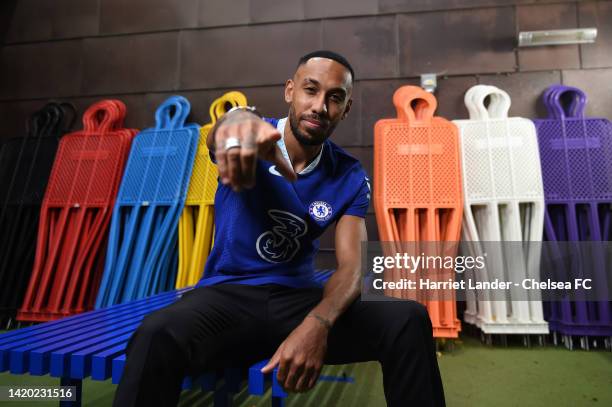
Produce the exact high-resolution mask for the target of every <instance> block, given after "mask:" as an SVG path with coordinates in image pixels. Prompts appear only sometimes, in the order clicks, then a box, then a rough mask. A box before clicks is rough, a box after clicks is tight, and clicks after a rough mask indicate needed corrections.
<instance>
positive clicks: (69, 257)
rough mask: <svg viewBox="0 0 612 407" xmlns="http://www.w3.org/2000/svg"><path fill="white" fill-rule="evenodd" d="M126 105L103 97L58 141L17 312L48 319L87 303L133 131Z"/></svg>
mask: <svg viewBox="0 0 612 407" xmlns="http://www.w3.org/2000/svg"><path fill="white" fill-rule="evenodd" d="M125 115H126V107H125V105H124V104H123V102H121V101H119V100H103V101H101V102H98V103H95V104H93V105H92V106H90V107H89V108H88V109H87V111H86V112H85V114H84V115H83V130H81V131H77V132H74V133H70V134H67V135H66V136H64V137H63V138H62V141H61V142H60V146H59V148H58V152H57V156H56V159H55V161H54V163H53V169H52V171H51V176H50V178H49V184H48V186H47V190H46V193H45V197H44V200H43V205H42V209H41V215H40V223H39V232H38V239H37V248H36V257H35V260H34V267H33V270H32V276H31V278H30V281H29V284H28V289H27V291H26V296H25V299H24V302H23V305H22V307H21V309H20V310H19V312H18V314H17V319H18V320H21V321H47V320H52V319H58V318H62V317H65V316H68V315H72V314H76V313H80V312H83V311H86V310H89V309H92V308H93V302H94V301H95V294H96V291H97V288H98V285H99V280H100V277H101V273H102V269H103V265H104V263H103V262H104V258H103V257H104V252H105V250H104V249H105V242H106V239H107V234H108V224H109V222H110V218H111V212H112V208H113V204H114V200H115V197H116V195H117V191H118V188H119V182H120V180H121V176H122V174H123V168H124V165H125V161H126V160H127V156H128V154H129V150H130V146H131V142H132V138H133V137H134V135H135V134H136V132H137V131H136V130H132V129H125V128H123V122H124V119H125Z"/></svg>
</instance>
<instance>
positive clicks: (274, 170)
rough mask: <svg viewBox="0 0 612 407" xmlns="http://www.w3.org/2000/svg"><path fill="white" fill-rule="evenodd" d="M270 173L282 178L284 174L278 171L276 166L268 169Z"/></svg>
mask: <svg viewBox="0 0 612 407" xmlns="http://www.w3.org/2000/svg"><path fill="white" fill-rule="evenodd" d="M268 171H269V172H270V174H274V175H276V176H279V177H282V174H281V173H280V172H278V171H277V170H276V165H272V166H270V168H268Z"/></svg>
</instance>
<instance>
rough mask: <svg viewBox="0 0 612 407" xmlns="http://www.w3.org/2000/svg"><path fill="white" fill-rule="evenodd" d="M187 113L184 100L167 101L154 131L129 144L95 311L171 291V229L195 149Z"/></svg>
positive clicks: (174, 239)
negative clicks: (128, 152) (129, 149)
mask: <svg viewBox="0 0 612 407" xmlns="http://www.w3.org/2000/svg"><path fill="white" fill-rule="evenodd" d="M189 111H190V105H189V102H188V101H187V99H185V98H184V97H182V96H172V97H170V98H168V99H167V100H166V101H164V102H163V103H162V104H161V105H160V106H159V108H158V109H157V112H156V114H155V118H156V127H155V128H151V129H146V130H143V131H142V132H140V133H139V134H138V135H137V136H136V138H135V140H134V142H133V144H132V150H131V152H130V156H129V158H128V162H127V166H126V170H125V174H124V175H123V179H122V181H121V187H120V189H119V194H118V197H117V201H116V204H115V208H114V210H113V217H112V221H111V230H110V237H109V244H108V251H107V255H106V263H105V266H104V274H103V277H102V282H101V285H100V290H99V292H98V297H97V299H96V308H103V307H107V306H110V305H113V304H118V303H122V302H126V301H130V300H134V299H139V298H144V297H147V296H150V295H152V294H155V293H158V292H160V291H165V290H169V289H171V288H173V287H174V285H175V278H176V269H177V266H176V261H177V257H178V256H177V254H178V253H177V250H176V245H177V227H178V222H179V217H180V214H181V211H182V209H183V204H184V201H185V196H186V194H187V187H188V185H189V177H190V175H191V170H192V166H193V161H194V157H195V154H196V150H197V146H198V132H199V126H197V125H195V124H186V123H185V122H186V119H187V116H188V115H189Z"/></svg>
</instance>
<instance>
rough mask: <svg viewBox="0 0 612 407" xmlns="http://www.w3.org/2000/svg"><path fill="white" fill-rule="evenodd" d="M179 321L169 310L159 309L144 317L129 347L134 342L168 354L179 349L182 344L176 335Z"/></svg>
mask: <svg viewBox="0 0 612 407" xmlns="http://www.w3.org/2000/svg"><path fill="white" fill-rule="evenodd" d="M180 319H181V318H180V317H178V316H177V315H175V314H174V313H173V312H172V310H170V309H161V310H158V311H155V312H153V313H152V314H149V315H147V316H145V317H144V319H143V320H142V323H141V324H140V326H139V327H138V328H137V329H136V331H135V332H134V335H133V336H132V339H131V340H130V347H131V346H132V345H133V343H132V342H134V341H136V342H140V343H142V342H146V343H147V344H148V345H149V346H152V347H154V348H156V347H162V348H164V349H165V350H166V351H169V352H170V351H172V350H179V349H181V348H182V344H181V341H180V337H179V335H177V329H178V328H180V326H179V325H180ZM137 346H138V345H137ZM128 352H129V347H128Z"/></svg>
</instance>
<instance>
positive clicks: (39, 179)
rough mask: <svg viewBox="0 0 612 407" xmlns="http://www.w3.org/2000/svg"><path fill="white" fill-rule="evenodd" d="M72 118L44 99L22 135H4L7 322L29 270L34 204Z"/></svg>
mask: <svg viewBox="0 0 612 407" xmlns="http://www.w3.org/2000/svg"><path fill="white" fill-rule="evenodd" d="M66 113H69V114H68V115H67V114H66ZM75 119H76V110H75V109H74V106H72V105H71V104H69V103H48V104H47V105H45V106H44V107H43V108H42V109H41V110H39V111H37V112H35V113H34V114H33V115H32V116H31V117H30V119H29V122H28V125H27V132H26V136H25V137H13V138H10V139H8V140H7V141H6V142H5V143H4V144H3V145H2V147H1V148H0V179H2V180H3V181H2V183H0V230H2V234H1V235H0V320H3V319H8V324H7V326H10V323H11V322H12V319H14V318H15V316H16V314H17V309H18V308H19V306H20V305H21V303H22V302H23V297H24V295H25V291H26V286H27V284H28V280H29V278H30V274H31V272H32V265H33V263H34V254H35V248H36V231H37V228H38V220H39V214H40V207H41V204H42V199H43V195H44V193H45V188H46V186H47V181H48V179H49V174H50V173H51V167H52V166H53V160H54V158H55V153H56V151H57V146H58V144H59V138H60V136H62V135H63V134H64V133H65V132H66V131H68V130H69V129H71V128H72V126H73V124H74V122H75Z"/></svg>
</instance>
